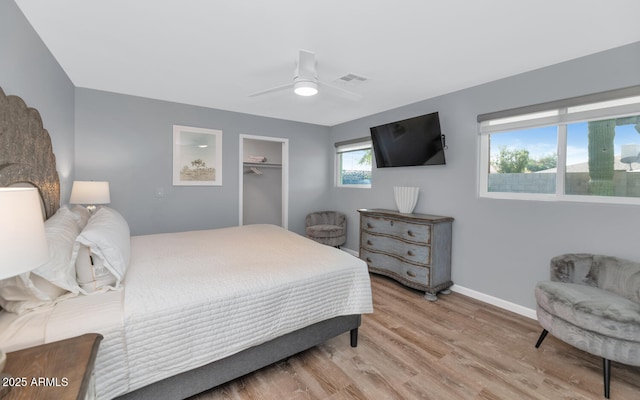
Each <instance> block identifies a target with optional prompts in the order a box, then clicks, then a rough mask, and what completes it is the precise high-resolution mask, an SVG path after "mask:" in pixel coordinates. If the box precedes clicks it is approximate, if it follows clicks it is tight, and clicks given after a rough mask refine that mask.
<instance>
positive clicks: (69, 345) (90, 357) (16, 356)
mask: <svg viewBox="0 0 640 400" xmlns="http://www.w3.org/2000/svg"><path fill="white" fill-rule="evenodd" d="M101 340H102V335H99V334H96V333H88V334H85V335H82V336H77V337H74V338H71V339H65V340H61V341H59V342H53V343H47V344H42V345H39V346H35V347H30V348H28V349H23V350H18V351H14V352H11V353H7V365H6V366H5V368H4V371H3V372H5V373H8V374H11V378H10V379H9V380H8V381H7V382H0V385H4V386H6V385H10V386H11V390H10V391H9V393H7V394H6V396H4V397H2V400H18V399H25V400H26V399H39V400H79V399H85V397H86V394H87V390H88V389H89V386H90V382H91V379H92V375H93V364H94V362H95V360H96V354H97V353H98V346H99V345H100V341H101ZM0 388H1V386H0Z"/></svg>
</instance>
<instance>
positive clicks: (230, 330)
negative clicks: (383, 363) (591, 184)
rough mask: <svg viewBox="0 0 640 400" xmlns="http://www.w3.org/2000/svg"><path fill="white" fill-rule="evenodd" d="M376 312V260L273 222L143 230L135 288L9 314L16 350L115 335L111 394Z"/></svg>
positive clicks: (106, 350)
mask: <svg viewBox="0 0 640 400" xmlns="http://www.w3.org/2000/svg"><path fill="white" fill-rule="evenodd" d="M370 312H373V307H372V302H371V286H370V282H369V275H368V272H367V266H366V264H365V263H364V262H363V261H361V260H359V259H358V258H356V257H353V256H351V255H349V254H347V253H345V252H343V251H340V250H338V249H334V248H330V247H327V246H324V245H321V244H317V243H315V242H312V241H310V240H308V239H306V238H303V237H301V236H299V235H297V234H294V233H291V232H289V231H286V230H284V229H282V228H279V227H276V226H272V225H248V226H243V227H235V228H225V229H216V230H209V231H194V232H182V233H169V234H156V235H146V236H134V237H132V238H131V263H130V267H129V269H128V271H127V274H126V276H125V280H124V290H122V291H111V292H107V293H100V294H94V295H90V296H79V297H76V298H72V299H69V300H65V301H63V302H61V303H59V304H58V305H56V306H55V307H53V308H49V309H43V310H38V311H35V312H32V313H27V314H25V315H23V316H19V317H18V316H16V315H15V314H9V313H6V312H1V313H0V343H1V344H2V346H3V348H4V349H5V350H6V351H12V350H17V349H20V348H23V347H28V346H32V345H35V344H40V343H47V342H51V341H55V340H60V339H63V338H67V337H72V336H77V335H80V334H83V333H88V332H97V333H101V334H102V335H103V336H104V339H103V341H102V342H101V344H100V348H99V351H98V355H97V358H96V366H95V374H96V392H97V397H98V398H99V399H110V398H113V397H115V396H117V395H121V394H124V393H126V392H128V391H132V390H135V389H137V388H140V387H143V386H145V385H148V384H150V383H153V382H156V381H159V380H162V379H164V378H166V377H169V376H172V375H175V374H177V373H180V372H183V371H187V370H191V369H193V368H197V367H199V366H202V365H205V364H207V363H209V362H212V361H216V360H219V359H222V358H224V357H227V356H229V355H232V354H234V353H237V352H239V351H242V350H244V349H246V348H249V347H251V346H254V345H258V344H261V343H264V342H267V341H269V340H271V339H273V338H276V337H278V336H281V335H283V334H285V333H289V332H292V331H294V330H297V329H300V328H303V327H305V326H308V325H310V324H313V323H316V322H319V321H322V320H325V319H329V318H333V317H336V316H340V315H349V314H363V313H370Z"/></svg>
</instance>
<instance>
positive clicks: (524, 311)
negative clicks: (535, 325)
mask: <svg viewBox="0 0 640 400" xmlns="http://www.w3.org/2000/svg"><path fill="white" fill-rule="evenodd" d="M450 289H451V290H453V291H454V292H456V293H460V294H464V295H465V296H469V297H472V298H474V299H476V300H480V301H482V302H484V303H489V304H491V305H494V306H496V307H500V308H503V309H505V310H508V311H511V312H514V313H516V314H520V315H522V316H524V317H527V318H531V319H535V320H537V319H538V318H537V317H536V310H533V309H531V308H527V307H523V306H521V305H519V304H515V303H512V302H510V301H506V300H503V299H499V298H497V297H493V296H490V295H488V294H484V293H481V292H478V291H475V290H473V289H469V288H466V287H464V286H460V285H456V284H454V285H453V286H451V288H450Z"/></svg>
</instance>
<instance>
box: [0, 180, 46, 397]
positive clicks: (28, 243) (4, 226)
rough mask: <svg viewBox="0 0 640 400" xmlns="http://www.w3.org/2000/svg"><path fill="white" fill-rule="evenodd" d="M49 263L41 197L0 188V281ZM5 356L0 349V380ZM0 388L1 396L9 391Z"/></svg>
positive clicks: (27, 191)
mask: <svg viewBox="0 0 640 400" xmlns="http://www.w3.org/2000/svg"><path fill="white" fill-rule="evenodd" d="M48 260H49V249H48V246H47V237H46V235H45V232H44V221H43V213H42V206H41V204H40V196H39V194H38V191H37V190H36V189H35V188H17V187H8V188H0V279H6V278H11V277H13V276H16V275H20V274H22V273H25V272H28V271H31V270H33V269H36V268H38V267H39V266H40V265H42V264H44V263H46V262H47V261H48ZM6 359H7V356H6V354H5V353H4V351H2V349H1V348H0V377H1V378H2V379H3V381H4V377H6V376H7V374H3V373H2V370H3V368H4V364H5V362H6ZM8 390H9V389H8V387H7V386H5V387H0V397H2V396H4V394H5V393H6V392H7V391H8Z"/></svg>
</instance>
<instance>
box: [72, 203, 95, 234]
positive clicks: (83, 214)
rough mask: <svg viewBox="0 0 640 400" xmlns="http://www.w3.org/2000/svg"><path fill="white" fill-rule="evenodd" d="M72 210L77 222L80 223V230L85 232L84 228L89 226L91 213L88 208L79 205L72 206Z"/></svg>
mask: <svg viewBox="0 0 640 400" xmlns="http://www.w3.org/2000/svg"><path fill="white" fill-rule="evenodd" d="M70 210H71V212H72V213H73V216H74V217H76V222H78V226H79V227H80V230H83V229H84V227H85V226H87V222H89V218H90V217H91V213H90V212H89V210H87V207H83V206H80V205H77V204H76V205H74V206H72V207H71V209H70Z"/></svg>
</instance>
